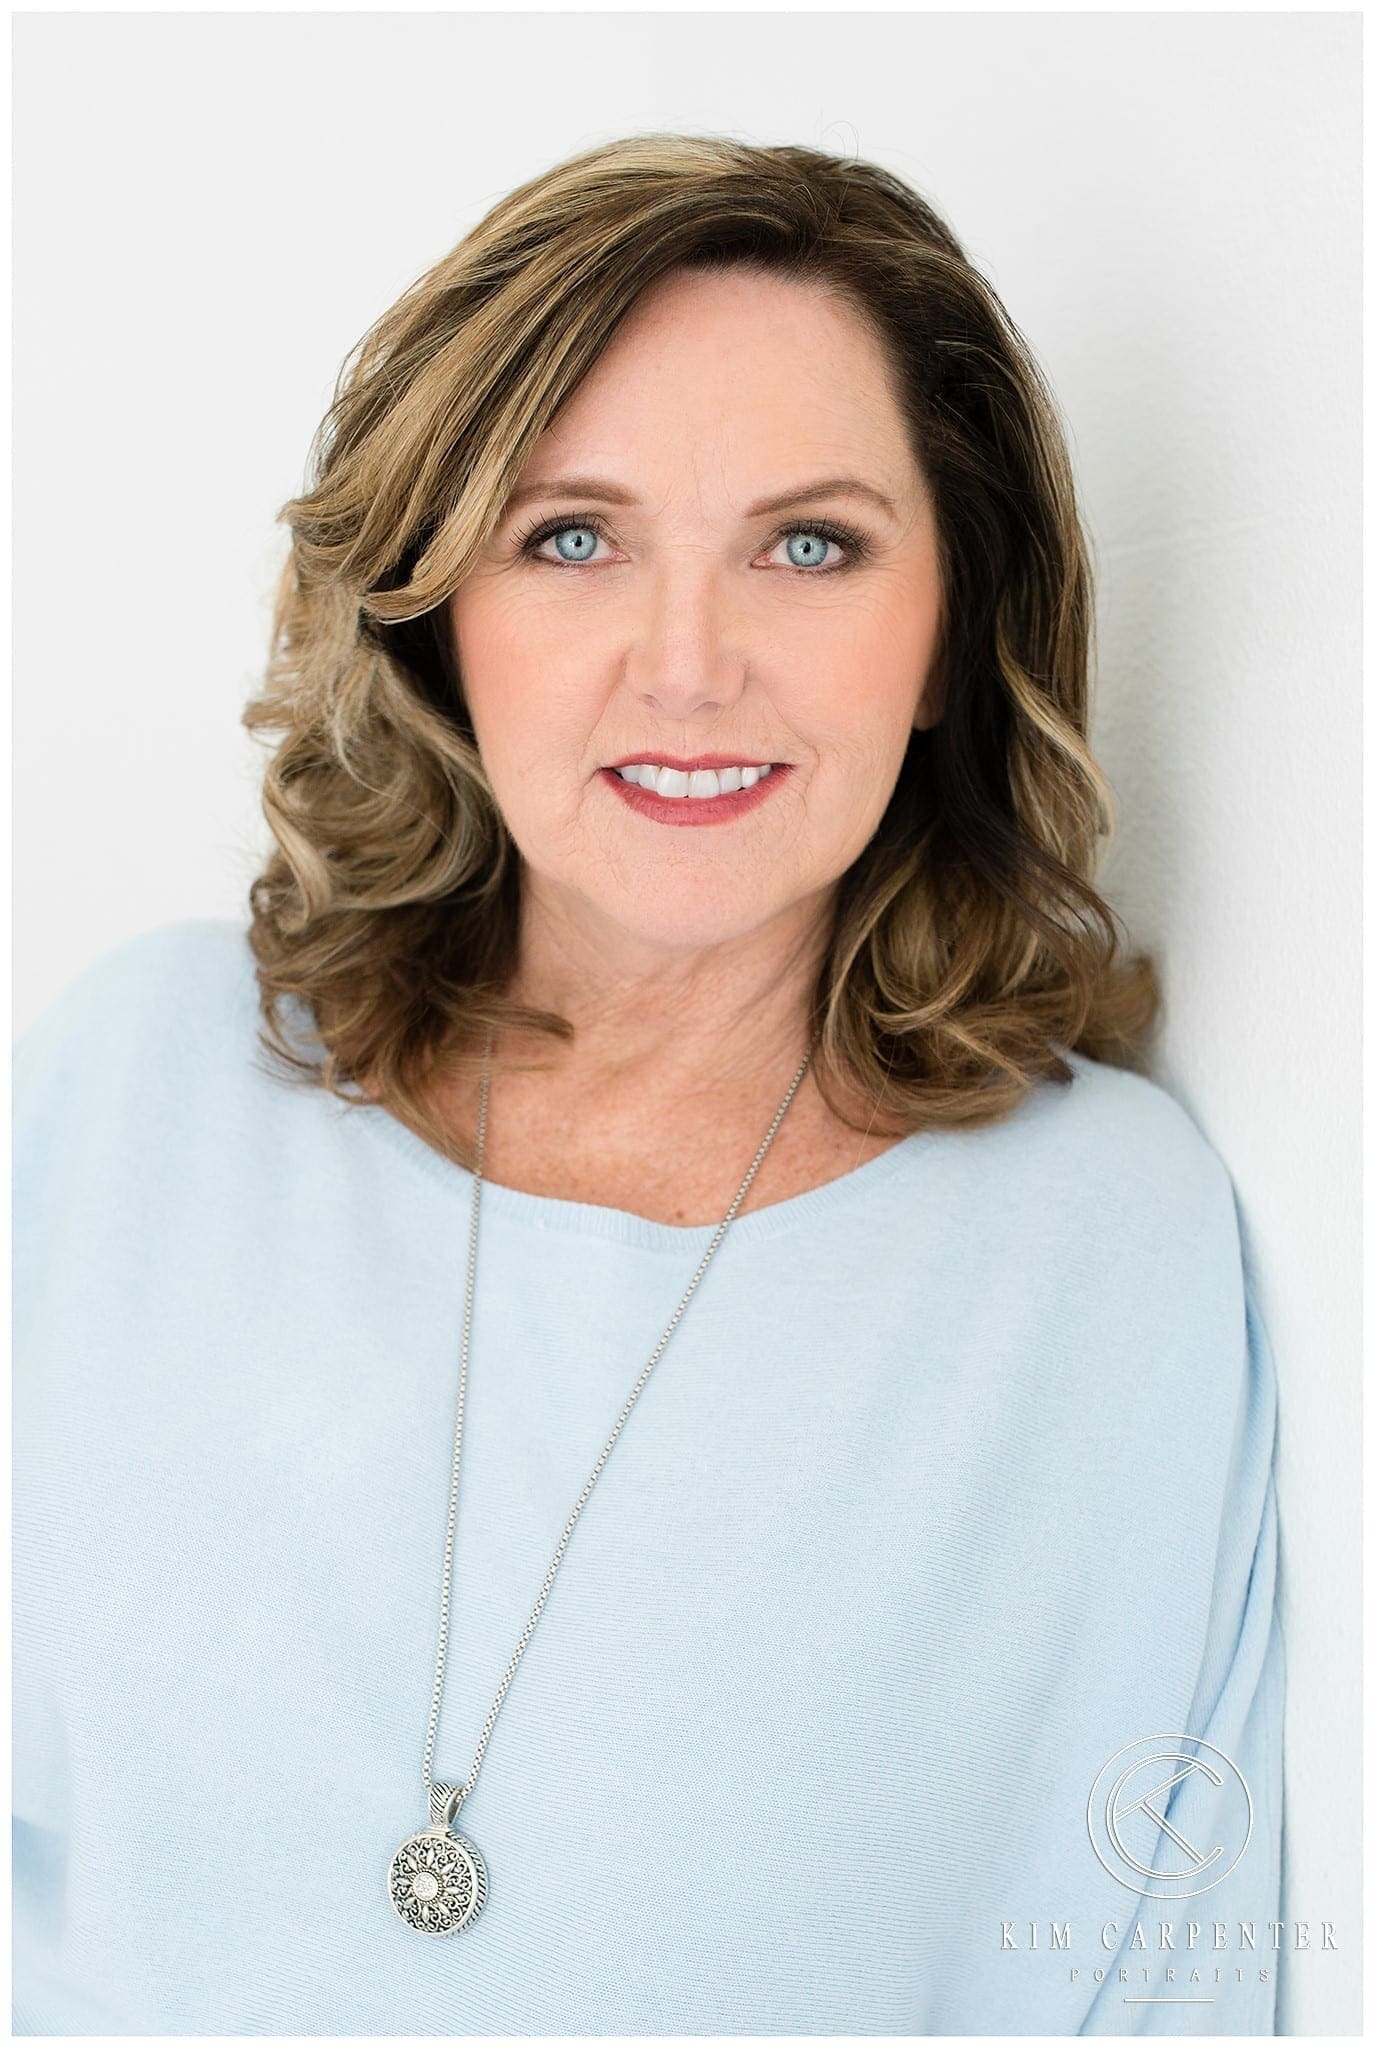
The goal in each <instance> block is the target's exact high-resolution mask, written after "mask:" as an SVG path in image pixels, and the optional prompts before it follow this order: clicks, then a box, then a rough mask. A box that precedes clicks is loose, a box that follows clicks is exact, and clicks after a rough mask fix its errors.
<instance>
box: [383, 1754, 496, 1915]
mask: <svg viewBox="0 0 1375 2048" xmlns="http://www.w3.org/2000/svg"><path fill="white" fill-rule="evenodd" d="M460 1797H461V1794H460V1793H459V1791H458V1788H457V1786H454V1785H435V1786H433V1787H432V1788H431V1791H430V1813H431V1815H432V1819H431V1821H430V1825H429V1827H427V1828H424V1829H422V1830H421V1832H420V1833H419V1834H418V1835H410V1836H408V1837H407V1839H406V1840H405V1841H404V1842H403V1843H402V1844H401V1847H400V1848H399V1849H398V1850H397V1852H396V1854H395V1855H394V1856H393V1857H392V1860H391V1868H390V1870H389V1871H388V1873H387V1896H388V1898H390V1900H391V1902H392V1905H393V1906H394V1907H395V1909H396V1911H397V1912H398V1913H399V1914H400V1916H401V1918H402V1919H403V1920H404V1921H405V1923H406V1925H407V1926H408V1927H413V1928H414V1929H415V1930H416V1932H417V1934H457V1933H458V1932H459V1931H460V1930H461V1929H462V1928H464V1927H471V1926H472V1924H473V1922H474V1920H476V1918H477V1916H478V1914H479V1913H480V1912H481V1911H482V1908H483V1906H484V1905H485V1904H486V1900H487V1869H486V1866H485V1864H484V1863H483V1861H482V1857H481V1856H480V1855H479V1853H478V1850H477V1846H476V1844H475V1843H473V1842H470V1841H469V1840H468V1837H467V1836H466V1835H460V1834H457V1833H456V1832H455V1831H454V1829H453V1828H451V1827H450V1826H449V1824H448V1823H449V1821H450V1819H451V1818H452V1816H453V1812H454V1808H455V1806H456V1804H457V1801H458V1798H460Z"/></svg>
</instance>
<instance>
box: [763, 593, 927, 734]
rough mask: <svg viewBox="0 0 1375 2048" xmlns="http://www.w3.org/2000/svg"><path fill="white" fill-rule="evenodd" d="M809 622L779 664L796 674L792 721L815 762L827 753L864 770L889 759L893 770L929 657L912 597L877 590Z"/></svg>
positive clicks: (922, 624)
mask: <svg viewBox="0 0 1375 2048" xmlns="http://www.w3.org/2000/svg"><path fill="white" fill-rule="evenodd" d="M811 624H812V625H813V628H814V630H812V631H811V632H809V633H807V634H806V635H805V636H802V637H799V639H798V641H797V643H796V645H795V647H794V648H793V650H792V653H793V659H792V661H791V662H789V663H788V667H787V669H786V670H785V672H791V674H792V676H793V678H794V686H793V691H792V695H793V701H794V704H795V706H796V711H797V718H798V722H799V724H800V725H802V726H803V728H804V729H805V730H806V731H807V732H808V733H809V734H810V735H811V737H812V739H813V741H814V743H815V745H816V747H817V749H818V755H819V762H818V765H819V766H822V765H824V763H825V761H826V759H827V758H830V759H831V761H832V762H833V764H834V765H835V766H836V767H837V768H845V767H848V768H850V769H851V770H853V771H854V772H857V773H858V772H863V773H866V774H873V773H875V772H881V771H883V770H884V769H885V768H887V767H889V766H890V765H891V768H892V771H893V773H894V774H896V771H897V767H898V765H899V764H900V762H901V759H902V754H903V752H904V750H905V748H906V745H907V739H908V735H909V733H910V731H911V727H912V719H913V716H914V714H915V712H916V709H917V702H918V698H919V695H920V691H921V683H922V678H923V676H924V674H925V671H926V666H927V662H928V660H929V657H930V645H931V634H930V628H929V625H928V623H927V621H926V620H925V619H924V617H923V615H922V613H921V610H920V608H919V607H918V606H916V605H915V604H914V603H913V602H912V601H911V599H910V597H909V598H907V599H906V600H905V601H904V600H903V599H901V598H899V596H898V595H897V594H896V593H892V594H884V593H882V592H880V593H879V594H877V595H875V596H872V597H869V598H866V599H865V601H864V602H863V603H862V604H858V605H854V606H850V607H847V608H846V610H845V611H844V612H843V613H840V612H837V613H836V614H834V615H833V616H832V617H830V618H827V619H824V620H821V621H816V620H813V621H812V622H811ZM817 628H819V630H817Z"/></svg>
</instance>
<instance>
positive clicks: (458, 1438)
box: [387, 1032, 816, 1934]
mask: <svg viewBox="0 0 1375 2048" xmlns="http://www.w3.org/2000/svg"><path fill="white" fill-rule="evenodd" d="M815 1049H816V1039H815V1038H813V1039H812V1042H811V1044H810V1045H809V1046H808V1047H807V1050H806V1052H805V1053H804V1054H803V1056H802V1064H801V1065H800V1066H799V1067H798V1070H797V1072H796V1073H795V1074H794V1075H793V1078H792V1081H791V1083H790V1084H789V1087H788V1092H787V1094H786V1095H785V1096H784V1097H783V1100H782V1102H781V1103H780V1104H779V1106H778V1113H777V1115H776V1116H775V1117H774V1120H773V1122H772V1123H771V1124H770V1125H769V1128H768V1132H767V1134H766V1136H765V1138H764V1142H763V1144H762V1145H761V1146H760V1147H759V1150H758V1151H757V1152H756V1153H755V1155H754V1158H753V1160H752V1161H751V1163H750V1170H749V1172H748V1173H747V1174H746V1175H745V1178H744V1179H743V1180H742V1181H741V1183H740V1187H739V1191H738V1192H737V1194H736V1197H735V1200H734V1201H733V1202H732V1203H731V1205H730V1207H729V1209H727V1211H726V1213H725V1215H724V1217H723V1218H722V1220H721V1222H720V1224H719V1225H718V1226H717V1230H716V1234H715V1236H714V1237H713V1238H712V1240H711V1243H710V1244H709V1245H708V1246H707V1249H706V1251H705V1252H704V1253H703V1254H702V1260H701V1263H700V1265H699V1266H698V1268H697V1271H696V1272H695V1273H694V1274H693V1276H692V1278H691V1280H690V1281H689V1282H688V1286H687V1291H686V1293H685V1294H684V1296H683V1298H682V1300H681V1301H680V1302H679V1304H678V1306H677V1308H676V1309H675V1310H674V1311H673V1315H672V1317H671V1319H670V1321H669V1325H668V1328H667V1329H666V1330H665V1331H664V1334H663V1336H662V1337H661V1338H660V1339H659V1341H658V1343H657V1344H656V1345H655V1347H654V1353H653V1356H652V1357H651V1358H650V1361H649V1364H648V1365H647V1366H646V1367H645V1369H644V1371H643V1372H642V1373H641V1374H640V1377H639V1378H638V1379H637V1380H636V1382H635V1384H634V1386H633V1387H632V1388H631V1390H630V1396H629V1398H628V1400H627V1401H626V1404H625V1406H624V1407H623V1408H622V1410H621V1412H620V1414H619V1416H618V1417H617V1418H616V1426H615V1428H614V1429H613V1430H612V1432H611V1434H610V1436H609V1437H608V1438H607V1440H606V1442H605V1444H604V1445H603V1446H602V1452H601V1456H600V1457H599V1458H598V1459H597V1462H596V1464H595V1465H594V1466H593V1467H592V1470H591V1473H590V1474H589V1476H588V1480H587V1484H586V1485H585V1486H584V1487H583V1490H582V1492H581V1493H580V1494H579V1495H578V1498H577V1502H576V1504H575V1506H574V1508H573V1512H572V1514H571V1515H570V1516H569V1517H568V1520H567V1521H566V1522H565V1523H564V1525H563V1534H562V1535H561V1536H560V1538H559V1540H558V1543H557V1544H556V1546H555V1549H554V1555H553V1559H552V1561H551V1563H550V1566H549V1569H548V1571H547V1572H546V1573H545V1575H544V1584H543V1585H542V1586H541V1588H540V1594H539V1598H538V1600H536V1602H535V1605H534V1607H533V1609H532V1610H531V1614H530V1619H529V1620H528V1621H527V1622H526V1624H525V1627H524V1628H523V1629H522V1631H521V1635H520V1641H519V1642H518V1643H517V1644H516V1649H515V1655H514V1656H513V1657H512V1659H511V1661H510V1663H509V1664H508V1665H507V1666H506V1672H505V1676H504V1677H503V1678H502V1681H501V1684H500V1685H499V1686H498V1687H497V1694H496V1698H495V1699H494V1700H493V1701H492V1704H491V1706H490V1707H489V1709H488V1711H487V1719H486V1720H485V1721H484V1723H483V1725H482V1734H481V1736H480V1737H479V1739H478V1745H477V1753H476V1754H475V1756H474V1757H473V1767H472V1769H471V1770H470V1771H469V1773H468V1776H467V1779H466V1781H465V1782H464V1783H463V1784H462V1785H443V1784H441V1785H436V1784H435V1783H433V1782H432V1780H431V1777H430V1764H431V1760H432V1758H433V1756H434V1739H435V1731H436V1730H437V1728H438V1726H439V1708H440V1702H441V1700H442V1699H443V1696H444V1661H445V1657H446V1655H447V1653H448V1646H449V1591H450V1587H451V1586H452V1583H453V1559H454V1519H455V1516H456V1514H457V1511H458V1464H459V1452H460V1449H461V1447H462V1442H463V1401H464V1395H465V1393H466V1391H467V1385H468V1339H469V1336H470V1333H471V1331H472V1323H473V1283H474V1278H475V1275H476V1270H477V1223H478V1210H479V1207H480V1204H481V1197H482V1155H483V1149H484V1146H485V1143H486V1137H487V1096H488V1090H489V1086H490V1082H491V1053H492V1039H491V1034H490V1032H489V1034H488V1038H487V1047H486V1051H485V1053H484V1056H483V1062H482V1084H481V1088H480V1090H479V1094H478V1112H477V1164H476V1168H475V1171H474V1173H473V1199H472V1212H471V1218H470V1222H469V1226H468V1280H467V1286H466V1288H465V1291H464V1298H463V1340H462V1348H461V1351H460V1355H459V1356H460V1363H459V1372H458V1416H457V1421H456V1423H455V1426H454V1457H453V1472H452V1475H451V1478H450V1481H449V1524H448V1530H447V1533H446V1535H445V1538H444V1578H443V1590H442V1593H441V1595H440V1604H439V1655H438V1657H437V1659H436V1662H435V1674H434V1696H433V1698H432V1700H431V1702H430V1724H429V1730H428V1733H427V1734H426V1737H425V1757H424V1762H423V1764H422V1766H421V1776H422V1778H423V1780H424V1784H425V1789H426V1791H427V1792H428V1794H429V1802H430V1821H429V1826H428V1827H426V1828H423V1829H422V1830H421V1832H420V1833H419V1834H417V1835H410V1836H408V1837H407V1839H406V1840H405V1841H404V1842H403V1843H402V1844H401V1847H400V1848H399V1849H398V1850H397V1852H396V1854H395V1855H394V1856H393V1857H392V1860H391V1864H390V1867H389V1869H388V1871H387V1897H388V1898H389V1899H390V1900H391V1902H392V1905H393V1906H394V1908H395V1909H396V1911H397V1912H398V1913H399V1914H400V1916H401V1918H402V1919H403V1920H404V1921H405V1923H406V1925H407V1926H408V1927H413V1928H415V1930H416V1932H417V1933H418V1934H457V1933H458V1932H459V1930H460V1929H461V1928H464V1927H471V1926H472V1924H473V1922H474V1920H476V1918H477V1916H478V1914H479V1913H480V1912H481V1911H482V1908H483V1906H484V1905H485V1903H486V1899H487V1867H486V1865H485V1864H484V1862H483V1860H482V1857H481V1855H480V1854H479V1852H478V1849H477V1845H476V1844H475V1843H474V1842H471V1841H470V1840H469V1839H468V1837H467V1836H466V1835H462V1834H459V1833H457V1831H456V1830H455V1829H454V1828H453V1826H452V1825H451V1823H452V1821H453V1819H454V1816H455V1815H456V1813H457V1812H458V1809H459V1807H460V1806H461V1805H462V1804H463V1801H464V1800H465V1799H466V1798H467V1797H468V1794H469V1793H470V1792H471V1791H472V1789H473V1786H474V1785H475V1784H476V1782H477V1774H478V1771H479V1770H480V1769H481V1766H482V1757H483V1752H484V1751H485V1750H486V1747H487V1739H488V1737H489V1736H490V1734H491V1732H492V1728H493V1725H494V1723H495V1721H496V1717H497V1715H498V1714H499V1713H500V1711H501V1703H502V1701H503V1700H504V1699H505V1697H506V1688H507V1687H508V1686H509V1685H510V1683H511V1680H512V1678H513V1677H514V1676H515V1672H516V1666H517V1665H518V1664H519V1662H520V1660H521V1658H522V1657H523V1656H524V1654H525V1646H526V1644H527V1643H528V1642H529V1640H530V1637H531V1635H532V1634H533V1633H534V1628H535V1623H536V1622H537V1621H538V1620H539V1617H540V1610H541V1608H542V1607H543V1606H544V1603H545V1601H546V1599H547V1598H548V1596H549V1588H550V1587H551V1586H552V1585H553V1583H554V1574H555V1573H556V1572H557V1571H558V1568H559V1566H560V1564H561V1563H562V1562H563V1553H564V1551H565V1550H566V1549H567V1547H568V1539H569V1537H570V1536H571V1535H572V1533H573V1524H574V1523H575V1522H576V1521H577V1519H578V1516H579V1515H580V1514H581V1513H582V1511H583V1506H584V1504H585V1502H586V1500H587V1497H588V1495H589V1494H590V1493H591V1491H592V1488H593V1487H594V1486H595V1484H596V1482H597V1478H598V1475H599V1474H600V1472H601V1469H602V1466H603V1465H604V1464H605V1463H606V1461H607V1459H608V1457H609V1456H610V1455H611V1447H612V1445H613V1444H614V1443H615V1441H616V1439H617V1437H618V1436H619V1435H620V1433H621V1428H622V1425H623V1424H624V1422H625V1419H626V1417H627V1416H628V1415H629V1413H630V1411H631V1409H632V1408H633V1407H634V1405H635V1403H636V1401H637V1400H638V1399H639V1395H640V1390H641V1388H642V1387H643V1386H644V1384H645V1382H646V1380H647V1379H648V1378H649V1375H650V1373H651V1372H652V1371H653V1370H654V1367H655V1366H656V1365H657V1364H658V1362H659V1359H660V1358H661V1357H662V1355H663V1351H664V1347H665V1345H666V1344H667V1343H668V1340H669V1338H670V1337H671V1336H672V1335H673V1332H674V1331H675V1330H676V1329H677V1327H678V1324H679V1322H680V1321H681V1319H682V1316H683V1312H684V1310H685V1309H686V1308H687V1305H688V1303H689V1302H690V1301H691V1299H692V1297H693V1295H694V1294H695V1293H696V1291H697V1285H698V1282H699V1281H700V1280H701V1278H702V1275H703V1274H704V1273H705V1272H706V1270H707V1267H708V1266H709V1265H710V1264H711V1261H712V1259H713V1258H714V1257H715V1254H716V1249H717V1247H718V1245H719V1244H720V1243H721V1240H722V1238H723V1237H724V1236H725V1234H726V1232H727V1230H728V1229H729V1228H730V1226H731V1224H732V1223H733V1222H734V1220H735V1216H736V1212H737V1210H738V1209H739V1207H740V1204H741V1203H742V1202H743V1201H744V1199H745V1196H746V1195H747V1194H748V1192H749V1188H750V1183H751V1181H753V1179H754V1176H755V1175H756V1173H758V1171H759V1168H760V1166H761V1165H762V1163H763V1159H764V1154H765V1153H766V1152H767V1151H768V1149H769V1147H770V1145H771V1144H772V1143H773V1140H774V1134H775V1132H776V1131H777V1129H778V1126H779V1125H780V1124H781V1123H782V1121H783V1118H784V1116H785V1114H786V1113H787V1108H788V1105H789V1103H790V1102H791V1101H792V1099H793V1097H794V1095H796V1093H797V1091H798V1088H799V1087H800V1086H801V1083H802V1077H803V1075H804V1074H805V1073H806V1071H807V1068H808V1065H809V1064H810V1061H811V1057H812V1054H813V1052H814V1051H815Z"/></svg>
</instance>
